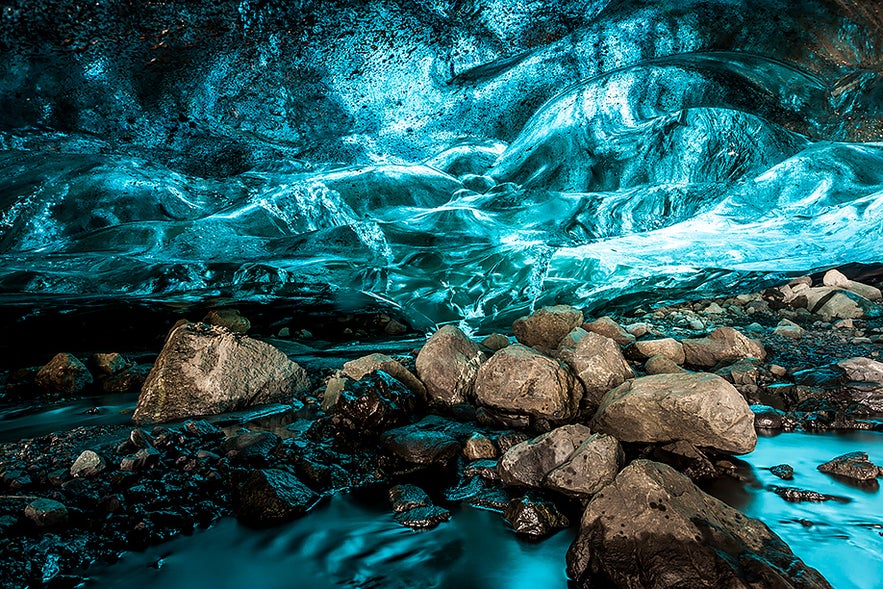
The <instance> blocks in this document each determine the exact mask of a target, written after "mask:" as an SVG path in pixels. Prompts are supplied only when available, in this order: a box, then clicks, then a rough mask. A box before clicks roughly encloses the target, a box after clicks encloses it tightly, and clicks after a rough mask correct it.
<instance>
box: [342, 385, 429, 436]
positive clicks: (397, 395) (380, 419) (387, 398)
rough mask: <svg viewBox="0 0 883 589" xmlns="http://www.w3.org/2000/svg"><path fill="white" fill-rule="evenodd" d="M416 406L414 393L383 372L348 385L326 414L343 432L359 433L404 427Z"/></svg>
mask: <svg viewBox="0 0 883 589" xmlns="http://www.w3.org/2000/svg"><path fill="white" fill-rule="evenodd" d="M416 406H417V399H416V397H415V396H414V393H412V392H411V391H410V390H409V389H408V388H407V387H405V385H403V384H402V383H401V382H400V381H399V380H397V379H395V378H393V377H392V376H390V375H388V374H386V373H385V372H372V373H371V374H368V375H366V376H365V377H363V378H362V379H361V380H358V381H348V382H347V384H346V387H345V388H344V389H343V391H342V392H341V393H340V395H339V396H338V398H337V402H336V403H335V404H334V406H333V407H332V408H331V410H330V411H331V413H332V414H333V415H335V416H336V417H337V418H338V420H339V421H340V423H341V424H342V425H343V426H344V427H345V428H346V429H349V430H352V431H355V432H358V433H363V432H364V431H365V430H369V431H382V430H384V429H389V428H391V427H395V426H397V425H401V424H402V423H405V422H406V421H407V420H408V418H409V417H410V415H411V413H412V412H413V411H414V408H415V407H416Z"/></svg>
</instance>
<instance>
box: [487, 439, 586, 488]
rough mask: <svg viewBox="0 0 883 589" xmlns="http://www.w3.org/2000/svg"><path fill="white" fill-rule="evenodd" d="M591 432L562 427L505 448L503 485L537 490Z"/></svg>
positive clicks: (502, 464) (502, 467) (501, 464)
mask: <svg viewBox="0 0 883 589" xmlns="http://www.w3.org/2000/svg"><path fill="white" fill-rule="evenodd" d="M591 435H592V432H591V430H590V429H589V428H587V427H586V426H584V425H580V424H573V425H565V426H562V427H559V428H557V429H554V430H552V431H550V432H547V433H545V434H543V435H541V436H538V437H536V438H534V439H532V440H527V441H525V442H521V443H519V444H516V445H514V446H512V447H511V448H509V449H508V450H507V451H506V453H505V454H503V457H502V459H501V460H500V466H499V469H498V470H499V472H500V478H501V479H502V480H503V482H504V483H506V484H507V485H524V486H527V487H540V486H542V484H543V481H544V480H545V478H546V475H547V474H548V473H550V472H552V471H553V470H554V469H556V468H558V467H559V466H562V465H564V464H565V463H566V462H567V460H568V459H569V458H570V457H571V456H573V454H574V452H576V451H577V449H578V448H580V447H581V446H582V444H583V442H585V441H586V440H587V439H588V438H589V437H590V436H591Z"/></svg>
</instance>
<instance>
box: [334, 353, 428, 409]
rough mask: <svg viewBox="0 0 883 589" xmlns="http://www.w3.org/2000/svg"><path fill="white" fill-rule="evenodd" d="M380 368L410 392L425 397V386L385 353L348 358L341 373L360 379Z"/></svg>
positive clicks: (421, 397)
mask: <svg viewBox="0 0 883 589" xmlns="http://www.w3.org/2000/svg"><path fill="white" fill-rule="evenodd" d="M378 370H382V371H383V372H385V373H387V374H388V375H390V376H391V377H393V378H394V379H396V380H398V381H399V382H401V383H402V384H403V385H405V386H406V387H408V389H410V390H411V392H412V393H414V394H415V395H417V396H418V397H419V398H420V399H425V398H426V387H425V386H423V383H422V382H420V379H418V378H417V377H416V376H414V375H413V374H412V373H411V371H410V370H408V369H407V368H405V367H404V366H403V365H402V364H401V363H400V362H397V361H395V360H394V359H392V358H390V357H389V356H387V355H386V354H369V355H367V356H362V357H361V358H357V359H356V360H350V361H349V362H347V363H346V364H344V365H343V370H342V372H343V374H344V376H348V377H350V378H351V379H353V380H360V379H361V378H362V377H363V376H365V375H366V374H370V373H372V372H377V371H378Z"/></svg>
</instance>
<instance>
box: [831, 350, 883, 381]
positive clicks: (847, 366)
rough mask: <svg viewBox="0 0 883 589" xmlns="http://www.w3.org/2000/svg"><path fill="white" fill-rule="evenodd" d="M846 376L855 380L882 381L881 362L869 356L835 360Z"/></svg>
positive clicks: (882, 366) (882, 363)
mask: <svg viewBox="0 0 883 589" xmlns="http://www.w3.org/2000/svg"><path fill="white" fill-rule="evenodd" d="M837 366H839V367H840V368H841V369H842V370H843V372H844V373H845V374H846V378H848V379H849V380H851V381H855V382H880V383H883V362H877V361H876V360H871V359H870V358H862V357H861V356H859V357H856V358H850V359H848V360H841V361H840V362H837Z"/></svg>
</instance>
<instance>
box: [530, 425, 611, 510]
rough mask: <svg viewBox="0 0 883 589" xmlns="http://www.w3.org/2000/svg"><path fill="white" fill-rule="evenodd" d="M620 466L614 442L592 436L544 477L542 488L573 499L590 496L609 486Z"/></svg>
mask: <svg viewBox="0 0 883 589" xmlns="http://www.w3.org/2000/svg"><path fill="white" fill-rule="evenodd" d="M624 464H625V452H623V450H622V446H620V444H619V442H618V441H617V440H616V438H614V437H611V436H608V435H606V434H593V435H591V436H589V437H588V438H587V439H586V440H585V441H584V442H583V443H582V444H580V447H579V448H577V449H576V451H574V453H573V454H571V455H570V456H569V457H568V458H567V460H566V461H565V463H564V464H562V465H561V466H559V467H557V468H555V469H554V470H552V471H551V472H549V473H548V474H547V475H546V478H545V481H544V486H545V487H546V488H549V489H552V490H555V491H560V492H561V493H564V494H565V495H571V496H574V497H582V496H591V495H594V494H595V493H597V492H598V491H600V490H601V489H603V488H604V487H605V486H607V485H609V484H610V483H612V482H613V479H615V478H616V474H617V473H618V472H619V471H620V470H621V469H622V467H623V465H624Z"/></svg>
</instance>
